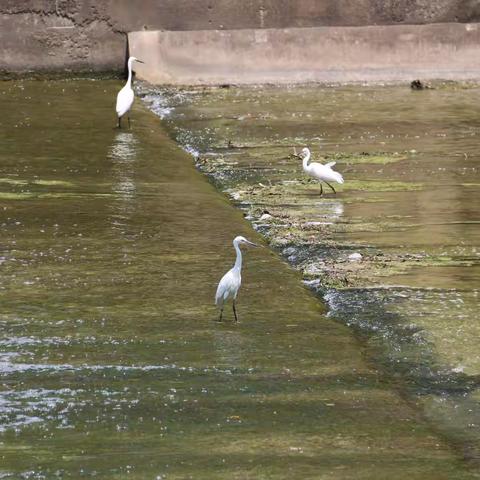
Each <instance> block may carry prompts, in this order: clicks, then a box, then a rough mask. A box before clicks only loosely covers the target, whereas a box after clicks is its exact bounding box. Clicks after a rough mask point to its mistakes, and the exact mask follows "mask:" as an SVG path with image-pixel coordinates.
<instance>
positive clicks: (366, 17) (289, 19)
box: [0, 0, 480, 73]
mask: <svg viewBox="0 0 480 480" xmlns="http://www.w3.org/2000/svg"><path fill="white" fill-rule="evenodd" d="M478 21H480V2H479V1H478V0H435V1H430V0H248V1H247V0H245V1H243V0H102V1H98V0H2V1H1V2H0V45H1V47H0V48H1V55H0V71H3V72H6V73H9V72H24V71H26V70H36V71H38V70H47V71H60V72H63V71H65V70H66V71H68V70H71V71H81V70H93V71H105V70H117V71H120V70H121V69H123V67H124V63H125V53H126V34H127V33H128V32H131V31H139V30H171V31H188V30H232V29H276V28H278V29H284V28H301V27H334V26H367V25H406V24H418V25H421V24H430V23H450V22H463V23H475V22H478ZM365 34H368V31H366V33H365ZM279 35H280V36H281V35H282V33H279ZM372 35H377V34H376V33H374V31H372ZM245 38H248V34H247V35H246V36H245ZM279 38H280V37H279ZM362 41H363V40H362ZM462 51H463V50H462Z"/></svg>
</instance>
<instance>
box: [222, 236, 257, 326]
mask: <svg viewBox="0 0 480 480" xmlns="http://www.w3.org/2000/svg"><path fill="white" fill-rule="evenodd" d="M242 244H243V245H252V246H253V247H258V245H256V244H255V243H252V242H249V241H248V240H247V239H246V238H245V237H235V239H234V240H233V246H234V248H235V251H236V252H237V259H236V260H235V265H234V266H233V268H232V269H230V270H229V271H228V272H227V273H226V274H225V275H224V276H223V277H222V279H221V280H220V282H219V284H218V287H217V293H216V294H215V305H217V307H219V308H220V319H219V320H220V321H221V320H222V315H223V308H224V306H225V303H226V302H227V301H228V300H230V299H232V300H233V304H232V305H233V314H234V315H235V320H236V321H237V322H238V317H237V311H236V309H235V300H236V298H237V294H238V290H239V289H240V285H241V284H242V252H241V251H240V245H242Z"/></svg>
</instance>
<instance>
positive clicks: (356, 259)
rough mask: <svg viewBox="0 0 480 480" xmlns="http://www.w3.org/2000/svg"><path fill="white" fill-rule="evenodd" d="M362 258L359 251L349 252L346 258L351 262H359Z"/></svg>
mask: <svg viewBox="0 0 480 480" xmlns="http://www.w3.org/2000/svg"><path fill="white" fill-rule="evenodd" d="M362 258H363V257H362V254H361V253H358V252H355V253H351V254H350V255H349V256H348V259H349V260H350V261H351V262H359V261H360V260H361V259H362Z"/></svg>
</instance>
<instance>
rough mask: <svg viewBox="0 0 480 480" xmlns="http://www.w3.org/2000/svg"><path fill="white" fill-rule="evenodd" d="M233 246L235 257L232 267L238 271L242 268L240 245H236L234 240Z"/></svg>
mask: <svg viewBox="0 0 480 480" xmlns="http://www.w3.org/2000/svg"><path fill="white" fill-rule="evenodd" d="M233 246H234V247H235V250H236V252H237V259H236V260H235V266H234V267H233V268H235V269H236V270H239V271H240V270H241V269H242V252H241V251H240V247H239V246H238V243H237V242H235V243H234V244H233Z"/></svg>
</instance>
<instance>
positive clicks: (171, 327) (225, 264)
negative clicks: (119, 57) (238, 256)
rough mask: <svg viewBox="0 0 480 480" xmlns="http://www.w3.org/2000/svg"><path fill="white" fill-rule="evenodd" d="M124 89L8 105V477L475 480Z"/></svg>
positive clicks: (52, 85)
mask: <svg viewBox="0 0 480 480" xmlns="http://www.w3.org/2000/svg"><path fill="white" fill-rule="evenodd" d="M118 88H119V85H118V83H116V82H107V81H102V82H95V81H86V80H85V81H65V82H61V81H59V82H41V81H38V82H5V83H2V84H1V85H0V102H1V105H2V117H1V118H0V127H1V128H0V145H1V147H0V158H1V163H0V165H1V167H0V168H1V175H0V178H1V179H2V181H1V182H0V201H1V203H0V209H1V210H0V211H1V212H2V252H1V255H2V263H1V269H2V277H1V283H0V294H1V304H2V311H1V316H0V326H1V337H0V459H1V462H0V477H1V478H6V479H17V478H22V479H47V478H48V479H50V478H80V477H95V478H109V479H110V478H112V479H113V478H139V479H140V478H141V479H144V478H156V479H160V478H171V479H176V478H182V479H183V478H205V479H215V478H255V479H260V478H320V477H321V478H332V479H353V478H355V479H362V478H365V479H371V478H387V477H394V478H409V479H412V478H418V479H428V478H431V479H441V478H445V479H446V478H452V476H455V478H473V477H475V471H474V469H473V466H472V465H469V464H468V462H465V460H464V459H465V452H464V450H463V446H462V445H459V444H458V443H456V442H455V441H451V440H450V439H448V438H445V437H444V436H441V435H438V434H437V433H436V429H435V427H434V426H432V424H431V422H429V421H428V420H426V419H425V418H423V416H422V415H421V414H420V413H419V411H418V410H417V408H416V407H415V405H412V404H411V403H410V402H409V401H407V400H405V399H404V398H403V395H402V394H401V385H400V384H398V382H396V381H391V380H390V379H388V378H386V377H385V376H384V375H383V374H382V372H379V371H378V370H377V369H376V368H375V366H372V365H371V364H370V363H369V362H368V361H367V360H366V358H367V350H366V348H365V346H364V344H363V343H362V342H361V341H360V340H359V339H358V338H357V337H356V336H354V335H353V334H352V332H351V331H350V330H349V329H348V328H347V327H346V326H344V325H342V324H341V323H339V322H337V321H334V320H332V319H330V318H328V317H327V316H326V315H325V309H324V308H323V307H322V305H321V304H320V303H319V302H318V301H317V299H316V298H315V297H314V296H313V295H311V294H310V293H309V292H308V291H307V290H306V289H305V288H304V287H303V286H302V285H301V281H300V280H301V279H300V276H299V275H298V274H297V273H295V272H294V271H293V270H292V269H291V268H290V267H289V266H288V265H287V264H285V263H284V262H282V261H281V260H280V259H279V257H278V256H277V255H276V254H274V253H272V252H271V251H270V250H269V249H267V248H265V249H258V250H255V251H248V252H247V253H246V258H245V263H246V264H245V269H244V275H243V277H244V285H243V286H242V292H241V297H240V300H239V312H240V316H241V323H240V324H238V325H234V324H233V323H231V322H229V321H226V322H224V323H222V324H219V323H218V322H215V318H216V315H217V312H216V311H215V308H214V307H213V305H212V302H213V295H214V291H215V287H216V282H217V281H218V278H219V277H220V275H221V274H222V273H223V271H224V270H226V269H227V268H229V266H230V265H231V264H232V262H233V248H232V246H231V240H232V238H233V237H234V236H235V235H237V234H243V235H245V236H247V237H248V238H251V239H252V240H254V241H255V240H256V241H261V239H260V238H259V237H258V235H257V234H256V233H255V232H254V231H253V230H252V229H251V227H250V226H249V225H248V223H247V222H245V221H244V219H243V218H242V215H241V213H240V212H239V211H237V210H235V209H234V208H232V206H231V205H229V203H228V201H227V200H226V199H225V198H224V197H223V196H222V195H219V194H218V193H217V191H216V190H215V189H214V188H213V187H212V186H211V185H210V184H209V183H208V182H207V181H206V180H205V178H204V177H203V176H202V175H201V174H199V173H198V172H197V171H196V170H195V168H194V166H193V165H192V162H191V159H190V157H188V156H187V155H186V154H185V153H184V152H182V151H181V150H180V149H179V148H178V147H177V146H176V145H175V144H174V143H173V142H172V141H171V140H169V138H168V137H167V136H166V134H164V132H163V131H162V129H161V128H160V126H159V125H158V120H157V119H156V118H155V117H154V116H153V115H152V114H151V113H149V112H147V111H146V109H145V108H144V107H142V105H141V104H140V103H139V102H137V104H136V106H135V108H134V112H133V122H132V123H133V128H132V130H131V131H118V130H116V129H114V128H113V126H114V124H115V118H114V114H113V100H112V99H113V98H114V95H115V92H116V90H117V89H118Z"/></svg>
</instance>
